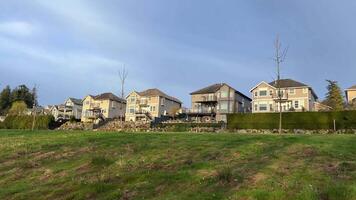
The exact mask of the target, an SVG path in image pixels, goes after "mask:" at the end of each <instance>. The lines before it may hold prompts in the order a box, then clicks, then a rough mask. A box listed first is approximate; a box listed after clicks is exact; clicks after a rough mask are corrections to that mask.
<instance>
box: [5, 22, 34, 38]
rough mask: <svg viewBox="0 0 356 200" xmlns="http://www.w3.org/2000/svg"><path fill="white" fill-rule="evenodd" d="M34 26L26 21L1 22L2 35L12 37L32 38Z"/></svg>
mask: <svg viewBox="0 0 356 200" xmlns="http://www.w3.org/2000/svg"><path fill="white" fill-rule="evenodd" d="M34 31H35V27H34V26H33V24H31V23H28V22H25V21H7V22H0V33H4V34H6V35H12V36H21V37H24V36H30V35H32V34H33V33H34Z"/></svg>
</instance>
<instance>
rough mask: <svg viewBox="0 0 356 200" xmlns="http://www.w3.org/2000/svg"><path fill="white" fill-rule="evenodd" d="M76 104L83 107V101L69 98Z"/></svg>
mask: <svg viewBox="0 0 356 200" xmlns="http://www.w3.org/2000/svg"><path fill="white" fill-rule="evenodd" d="M69 99H70V100H71V101H72V102H73V103H74V104H77V105H83V102H82V100H81V99H76V98H72V97H70V98H69Z"/></svg>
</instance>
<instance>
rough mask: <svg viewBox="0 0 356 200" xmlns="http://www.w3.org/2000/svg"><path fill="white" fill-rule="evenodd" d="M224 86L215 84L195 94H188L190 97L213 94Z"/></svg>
mask: <svg viewBox="0 0 356 200" xmlns="http://www.w3.org/2000/svg"><path fill="white" fill-rule="evenodd" d="M224 85H227V84H225V83H216V84H213V85H209V86H208V87H205V88H203V89H200V90H197V91H195V92H192V93H190V95H193V94H209V93H215V92H217V91H219V90H220V88H221V87H222V86H224Z"/></svg>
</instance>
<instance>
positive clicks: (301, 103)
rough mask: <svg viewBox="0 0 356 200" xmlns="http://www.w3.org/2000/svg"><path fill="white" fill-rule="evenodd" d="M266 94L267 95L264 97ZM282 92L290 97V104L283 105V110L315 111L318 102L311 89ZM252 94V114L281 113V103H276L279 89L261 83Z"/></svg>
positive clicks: (298, 88)
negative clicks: (315, 104)
mask: <svg viewBox="0 0 356 200" xmlns="http://www.w3.org/2000/svg"><path fill="white" fill-rule="evenodd" d="M264 91H267V92H266V95H262V94H263V93H265V92H264ZM281 91H282V92H283V93H284V94H287V95H288V96H287V97H288V102H285V103H282V110H283V111H289V109H290V108H294V109H295V111H303V110H304V111H314V110H315V107H314V103H315V101H316V99H315V97H314V95H312V91H311V89H310V88H309V87H296V88H292V87H291V88H281ZM251 94H252V99H253V100H252V112H253V113H258V112H279V103H278V102H276V101H275V98H277V94H278V89H276V88H274V87H272V86H270V85H269V84H267V83H261V84H260V85H258V86H257V87H256V88H254V89H253V90H252V91H251Z"/></svg>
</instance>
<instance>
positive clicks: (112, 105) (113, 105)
mask: <svg viewBox="0 0 356 200" xmlns="http://www.w3.org/2000/svg"><path fill="white" fill-rule="evenodd" d="M115 107H116V105H115V102H114V101H112V102H111V108H113V109H115Z"/></svg>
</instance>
